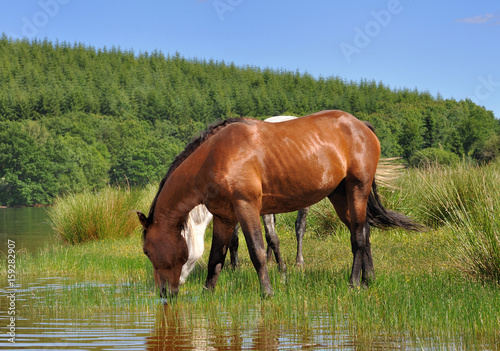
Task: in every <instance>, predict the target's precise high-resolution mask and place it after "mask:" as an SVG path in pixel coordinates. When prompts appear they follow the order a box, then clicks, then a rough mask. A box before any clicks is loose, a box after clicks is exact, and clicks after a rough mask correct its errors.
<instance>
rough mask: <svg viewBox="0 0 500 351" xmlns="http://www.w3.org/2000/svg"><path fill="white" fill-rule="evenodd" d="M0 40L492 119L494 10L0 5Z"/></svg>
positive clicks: (413, 1)
mask: <svg viewBox="0 0 500 351" xmlns="http://www.w3.org/2000/svg"><path fill="white" fill-rule="evenodd" d="M0 32H4V33H6V34H7V35H9V36H12V37H28V38H34V37H37V38H39V39H43V38H48V39H49V40H51V41H56V40H58V41H60V42H62V41H66V42H71V43H73V42H81V43H85V44H87V45H92V46H94V47H96V48H99V47H104V46H106V47H108V48H110V47H112V46H116V47H118V46H119V47H120V48H121V49H127V50H130V49H131V50H134V52H136V53H138V52H144V51H148V52H150V51H153V50H159V51H162V52H164V53H165V54H168V53H175V52H179V53H180V54H181V55H182V56H184V57H187V58H200V59H214V60H219V61H221V60H224V61H226V62H234V63H236V64H237V65H242V66H245V65H252V66H259V67H271V68H275V69H280V68H283V69H287V70H291V71H296V70H299V71H300V72H308V73H310V74H312V75H313V76H315V77H319V76H323V77H329V76H339V77H342V78H344V79H347V80H354V81H359V80H360V79H369V80H372V79H374V80H376V81H382V82H383V83H385V84H387V85H389V86H390V87H392V88H403V87H406V88H410V89H414V88H417V89H418V90H420V91H429V92H430V93H431V94H433V95H434V96H436V95H437V94H438V93H439V94H441V96H442V97H443V98H445V99H446V98H455V99H457V100H461V99H466V98H470V99H471V100H473V101H474V102H476V103H478V104H479V105H481V106H485V107H486V108H487V109H488V110H492V111H493V112H494V113H495V116H496V117H497V118H500V2H499V1H498V0H475V1H453V2H451V1H450V2H445V1H430V0H370V1H368V0H355V1H346V0H342V1H332V0H329V1H327V0H310V1H307V2H306V1H296V0H287V1H285V0H175V1H174V0H161V1H160V0H156V1H153V0H144V1H131V0H121V1H109V0H86V1H83V0H16V1H12V0H0Z"/></svg>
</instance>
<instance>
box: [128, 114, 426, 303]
mask: <svg viewBox="0 0 500 351" xmlns="http://www.w3.org/2000/svg"><path fill="white" fill-rule="evenodd" d="M379 157H380V144H379V141H378V139H377V137H376V136H375V133H374V131H373V129H372V128H370V126H368V125H367V124H365V123H363V122H361V121H359V120H358V119H356V118H355V117H354V116H352V115H350V114H348V113H346V112H342V111H322V112H318V113H315V114H312V115H309V116H306V117H302V118H299V119H296V120H292V121H288V122H282V123H265V122H262V121H259V120H254V119H246V118H245V119H228V120H225V121H223V122H221V123H219V124H216V125H213V126H211V127H210V128H209V129H208V130H207V131H206V132H204V133H202V134H201V135H200V136H199V137H198V138H197V139H195V140H193V142H191V143H190V144H189V145H188V146H187V147H186V149H185V150H184V151H183V152H182V153H181V154H180V155H179V156H177V158H176V159H175V160H174V161H173V163H172V165H171V167H170V169H169V171H168V172H167V175H166V176H165V178H164V179H163V180H162V181H161V183H160V186H159V189H158V193H157V195H156V197H155V199H154V200H153V203H152V205H151V209H150V212H149V215H148V217H146V216H145V215H144V214H142V213H138V216H139V220H140V222H141V224H142V226H143V228H144V234H143V235H144V244H143V250H144V253H145V254H146V255H147V256H148V257H149V259H150V260H151V262H152V264H153V267H154V275H155V282H156V285H157V287H158V288H159V289H160V294H161V295H162V296H165V295H167V293H168V294H170V295H176V294H177V293H178V290H179V276H180V274H181V270H182V266H183V264H184V263H185V262H186V260H187V257H188V249H187V245H186V242H185V240H184V238H183V236H182V235H181V230H182V228H183V225H184V223H185V220H186V216H187V215H188V213H189V212H190V211H191V209H193V208H194V207H195V206H196V205H198V204H205V205H206V206H207V208H208V209H209V211H210V212H211V213H212V214H213V215H214V219H213V239H212V247H211V251H210V256H209V260H208V275H207V280H206V283H205V287H206V288H207V289H209V290H212V289H214V288H215V285H216V283H217V279H218V277H219V273H220V271H221V270H222V267H223V265H224V261H225V257H226V253H227V248H228V246H229V243H230V240H231V237H232V235H233V229H234V227H235V225H236V223H238V222H239V223H240V225H241V228H242V230H243V233H244V236H245V240H246V242H247V247H248V250H249V254H250V258H251V260H252V263H253V265H254V267H255V269H256V271H257V275H258V278H259V281H260V286H261V292H262V295H263V296H264V297H266V296H270V295H272V294H273V290H272V288H271V284H270V281H269V275H268V272H267V267H266V250H265V247H264V241H263V238H262V232H261V224H260V215H262V214H271V213H283V212H290V211H296V210H298V209H302V208H305V207H308V206H311V205H312V204H315V203H317V202H318V201H320V200H321V199H323V198H325V197H328V199H329V200H330V201H331V202H332V204H333V206H334V207H335V210H336V212H337V214H338V216H339V217H340V219H341V220H342V221H343V222H344V223H345V225H346V226H348V227H349V229H350V232H351V246H352V253H353V265H352V272H351V277H350V284H351V285H352V286H359V285H360V280H361V282H363V283H366V284H367V283H369V282H370V281H371V280H373V279H374V277H375V273H374V268H373V259H372V253H371V246H370V225H372V226H376V227H382V228H386V227H396V226H397V227H402V228H406V229H411V230H414V229H418V228H419V226H418V224H416V223H415V222H413V221H412V220H411V219H409V218H407V217H406V216H404V215H402V214H399V213H396V212H393V211H388V210H386V209H385V208H384V207H383V206H382V204H381V202H380V199H379V197H378V195H377V189H376V185H375V181H374V176H375V171H376V168H377V163H378V160H379Z"/></svg>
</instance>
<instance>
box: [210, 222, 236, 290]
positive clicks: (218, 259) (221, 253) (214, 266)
mask: <svg viewBox="0 0 500 351" xmlns="http://www.w3.org/2000/svg"><path fill="white" fill-rule="evenodd" d="M234 225H235V224H234V223H227V222H225V221H223V220H222V219H221V218H220V217H217V216H214V224H213V226H214V232H213V238H212V248H211V249H210V256H209V258H208V267H207V268H208V269H207V270H208V274H207V280H206V282H205V288H206V289H208V290H213V289H214V288H215V285H216V284H217V279H218V278H219V274H220V272H221V270H222V268H223V267H224V261H225V259H226V254H227V249H228V246H229V243H230V241H231V237H232V235H233V230H234Z"/></svg>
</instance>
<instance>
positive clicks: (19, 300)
mask: <svg viewBox="0 0 500 351" xmlns="http://www.w3.org/2000/svg"><path fill="white" fill-rule="evenodd" d="M0 239H1V241H2V248H1V250H2V252H3V254H6V253H7V242H8V240H14V241H15V242H16V251H17V252H19V251H20V250H26V251H29V252H36V250H38V249H39V248H41V247H44V246H45V245H50V244H51V243H53V242H54V241H55V240H56V239H55V238H54V237H53V234H52V232H51V229H50V225H49V224H48V217H47V213H46V210H45V209H44V208H14V209H0ZM68 286H70V287H71V289H77V288H78V286H77V285H75V282H74V281H72V280H71V279H70V278H64V277H43V278H41V277H39V278H32V277H30V279H29V283H21V284H19V285H16V286H15V288H16V301H15V304H16V310H17V312H16V321H15V343H10V342H9V338H10V336H9V334H8V333H9V323H10V316H9V304H10V301H9V294H10V292H11V289H10V288H9V285H8V281H7V279H2V285H1V286H0V326H1V327H0V330H1V334H2V338H1V341H0V342H1V347H0V348H1V349H12V350H17V349H31V350H37V349H51V350H374V349H378V350H387V349H391V350H417V349H418V350H423V349H424V350H431V349H432V350H434V349H453V350H457V349H458V350H460V349H463V348H462V347H460V343H458V344H456V343H454V342H453V343H451V344H449V343H448V344H444V345H440V344H439V342H437V341H430V342H429V340H426V342H425V345H433V346H423V345H419V344H418V343H417V344H415V342H414V341H411V340H409V338H408V339H407V338H405V337H404V336H401V337H397V338H393V339H391V338H390V337H387V336H385V337H384V336H383V335H381V336H380V342H377V340H375V341H374V340H371V341H370V343H369V344H366V341H365V340H363V339H362V338H359V336H357V335H355V333H352V332H349V331H347V329H346V328H345V327H344V326H342V325H338V324H337V325H335V324H332V323H333V322H332V320H331V319H332V318H331V316H330V315H328V314H325V312H324V311H323V312H318V313H316V314H314V313H310V314H311V316H310V322H309V325H308V328H307V329H304V328H303V327H301V328H293V327H289V326H288V327H283V325H282V324H280V323H279V321H278V322H277V323H276V325H275V326H272V327H269V325H267V326H263V325H262V326H261V325H259V324H258V323H256V324H255V325H252V326H234V325H232V323H231V316H226V315H223V314H221V316H220V320H219V322H220V321H222V323H218V327H216V326H214V323H212V322H211V321H210V318H209V317H208V316H205V315H203V313H197V314H193V313H192V312H190V311H183V310H179V309H176V308H175V307H171V306H168V305H163V304H162V303H161V301H160V300H159V299H158V304H157V306H155V307H154V308H152V309H151V310H148V309H147V310H140V311H135V312H133V313H130V312H124V311H123V310H120V309H116V311H113V312H111V313H109V312H108V314H106V313H104V314H103V313H102V312H95V313H93V312H92V311H90V312H89V311H87V313H86V314H85V316H81V315H72V314H71V313H70V312H67V313H65V312H64V310H61V309H58V310H57V311H58V312H57V313H56V314H55V315H50V316H49V315H44V313H43V312H39V311H38V310H37V309H33V308H28V307H27V306H29V305H31V306H33V303H31V304H29V303H28V302H32V301H33V299H40V301H39V303H40V304H44V303H45V304H47V303H49V304H50V303H52V302H50V299H49V300H48V301H49V302H47V301H45V300H44V296H45V295H49V293H50V294H52V295H54V294H56V295H57V294H65V293H66V294H67V293H68ZM72 286H74V287H72ZM144 289H147V288H146V287H145V288H144ZM58 296H61V295H58ZM35 306H36V304H35ZM242 313H246V314H248V315H249V317H251V319H253V320H256V321H258V320H259V314H261V313H265V312H262V311H242ZM346 318H347V316H346ZM193 322H196V323H194V324H193ZM221 324H222V325H223V326H224V325H227V328H225V327H222V328H221V327H220V326H221ZM193 325H196V327H192V326H193ZM188 326H191V327H188ZM486 349H494V346H490V347H487V348H486Z"/></svg>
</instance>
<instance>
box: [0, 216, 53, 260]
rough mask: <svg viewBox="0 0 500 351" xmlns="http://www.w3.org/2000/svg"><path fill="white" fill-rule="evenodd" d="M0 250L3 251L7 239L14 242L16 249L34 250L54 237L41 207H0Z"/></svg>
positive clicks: (50, 241)
mask: <svg viewBox="0 0 500 351" xmlns="http://www.w3.org/2000/svg"><path fill="white" fill-rule="evenodd" d="M0 240H1V246H0V250H1V251H2V252H5V248H6V247H7V246H6V245H7V240H14V241H15V242H16V251H18V252H19V251H20V250H27V251H29V252H36V251H37V250H38V249H39V248H42V247H43V246H44V245H49V244H50V243H52V242H54V241H55V240H56V238H55V237H54V234H53V232H52V230H51V228H50V225H49V217H48V215H47V210H46V209H45V208H43V207H22V208H0Z"/></svg>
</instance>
